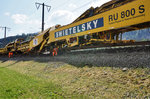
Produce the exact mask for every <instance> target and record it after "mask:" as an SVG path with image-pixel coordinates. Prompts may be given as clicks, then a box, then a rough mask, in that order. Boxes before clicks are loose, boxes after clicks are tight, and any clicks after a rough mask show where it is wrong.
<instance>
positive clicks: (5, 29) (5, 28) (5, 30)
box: [0, 26, 10, 38]
mask: <svg viewBox="0 0 150 99" xmlns="http://www.w3.org/2000/svg"><path fill="white" fill-rule="evenodd" d="M0 28H2V29H4V38H6V32H7V29H8V30H10V28H9V27H6V26H5V27H0Z"/></svg>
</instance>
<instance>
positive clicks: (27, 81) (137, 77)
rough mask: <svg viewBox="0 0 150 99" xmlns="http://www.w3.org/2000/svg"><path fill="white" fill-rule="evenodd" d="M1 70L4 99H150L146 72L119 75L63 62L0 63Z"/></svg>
mask: <svg viewBox="0 0 150 99" xmlns="http://www.w3.org/2000/svg"><path fill="white" fill-rule="evenodd" d="M0 67H1V68H0V86H3V87H1V89H0V95H1V96H3V98H5V96H6V97H7V98H8V96H9V97H14V98H18V97H19V98H32V99H33V98H35V99H37V98H39V97H42V98H43V99H47V98H54V99H55V98H58V99H59V98H60V99H62V98H63V97H65V99H72V98H74V99H88V98H90V99H93V98H94V99H95V98H97V99H131V98H132V99H135V98H139V99H143V98H145V99H148V98H150V69H149V68H128V69H127V71H122V68H118V67H94V66H92V67H89V66H83V67H82V68H79V67H75V66H73V65H69V64H66V63H62V62H38V61H14V60H13V61H12V60H8V61H5V62H2V61H0ZM2 67H3V68H2ZM2 81H3V82H2ZM56 85H57V86H56ZM4 89H5V90H4ZM1 91H2V92H1ZM20 93H21V94H20ZM85 96H88V97H85Z"/></svg>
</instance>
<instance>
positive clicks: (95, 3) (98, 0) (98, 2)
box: [89, 0, 111, 7]
mask: <svg viewBox="0 0 150 99" xmlns="http://www.w3.org/2000/svg"><path fill="white" fill-rule="evenodd" d="M108 1H111V0H93V2H92V3H91V4H90V5H89V6H93V7H99V6H101V5H102V4H104V3H106V2H108Z"/></svg>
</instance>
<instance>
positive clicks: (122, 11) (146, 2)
mask: <svg viewBox="0 0 150 99" xmlns="http://www.w3.org/2000/svg"><path fill="white" fill-rule="evenodd" d="M149 6H150V0H135V1H133V2H130V3H127V4H125V5H122V6H120V7H117V8H114V9H112V10H109V11H106V12H104V13H101V14H98V15H95V16H92V17H90V18H87V19H84V20H81V21H79V22H76V23H73V24H70V25H67V26H64V27H61V28H59V29H56V30H54V31H51V32H50V35H49V38H50V39H49V41H48V43H51V42H54V41H57V40H62V39H68V38H70V37H73V36H81V35H86V34H90V33H95V32H101V31H107V30H111V29H119V28H123V27H128V26H131V25H136V24H140V23H144V22H149V21H150V7H149ZM101 18H102V19H103V20H99V19H101ZM96 20H99V21H98V22H100V21H103V22H100V23H97V24H96V25H99V24H103V26H100V27H99V26H98V27H94V23H95V22H96ZM89 22H91V24H93V26H92V25H91V27H93V28H92V29H90V28H89V29H88V28H87V30H85V31H81V32H74V33H72V34H68V33H64V32H62V31H65V30H67V29H70V28H72V29H75V31H78V29H77V28H78V27H79V28H80V29H81V27H82V25H83V24H86V25H87V24H89ZM92 22H93V23H92ZM67 31H69V30H67ZM57 32H62V34H63V33H64V35H63V36H60V34H61V33H57ZM56 34H58V35H56ZM62 34H61V35H62Z"/></svg>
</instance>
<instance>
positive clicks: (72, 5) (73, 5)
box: [68, 3, 77, 8]
mask: <svg viewBox="0 0 150 99" xmlns="http://www.w3.org/2000/svg"><path fill="white" fill-rule="evenodd" d="M68 7H70V8H77V5H75V4H73V3H71V4H69V5H68Z"/></svg>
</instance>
